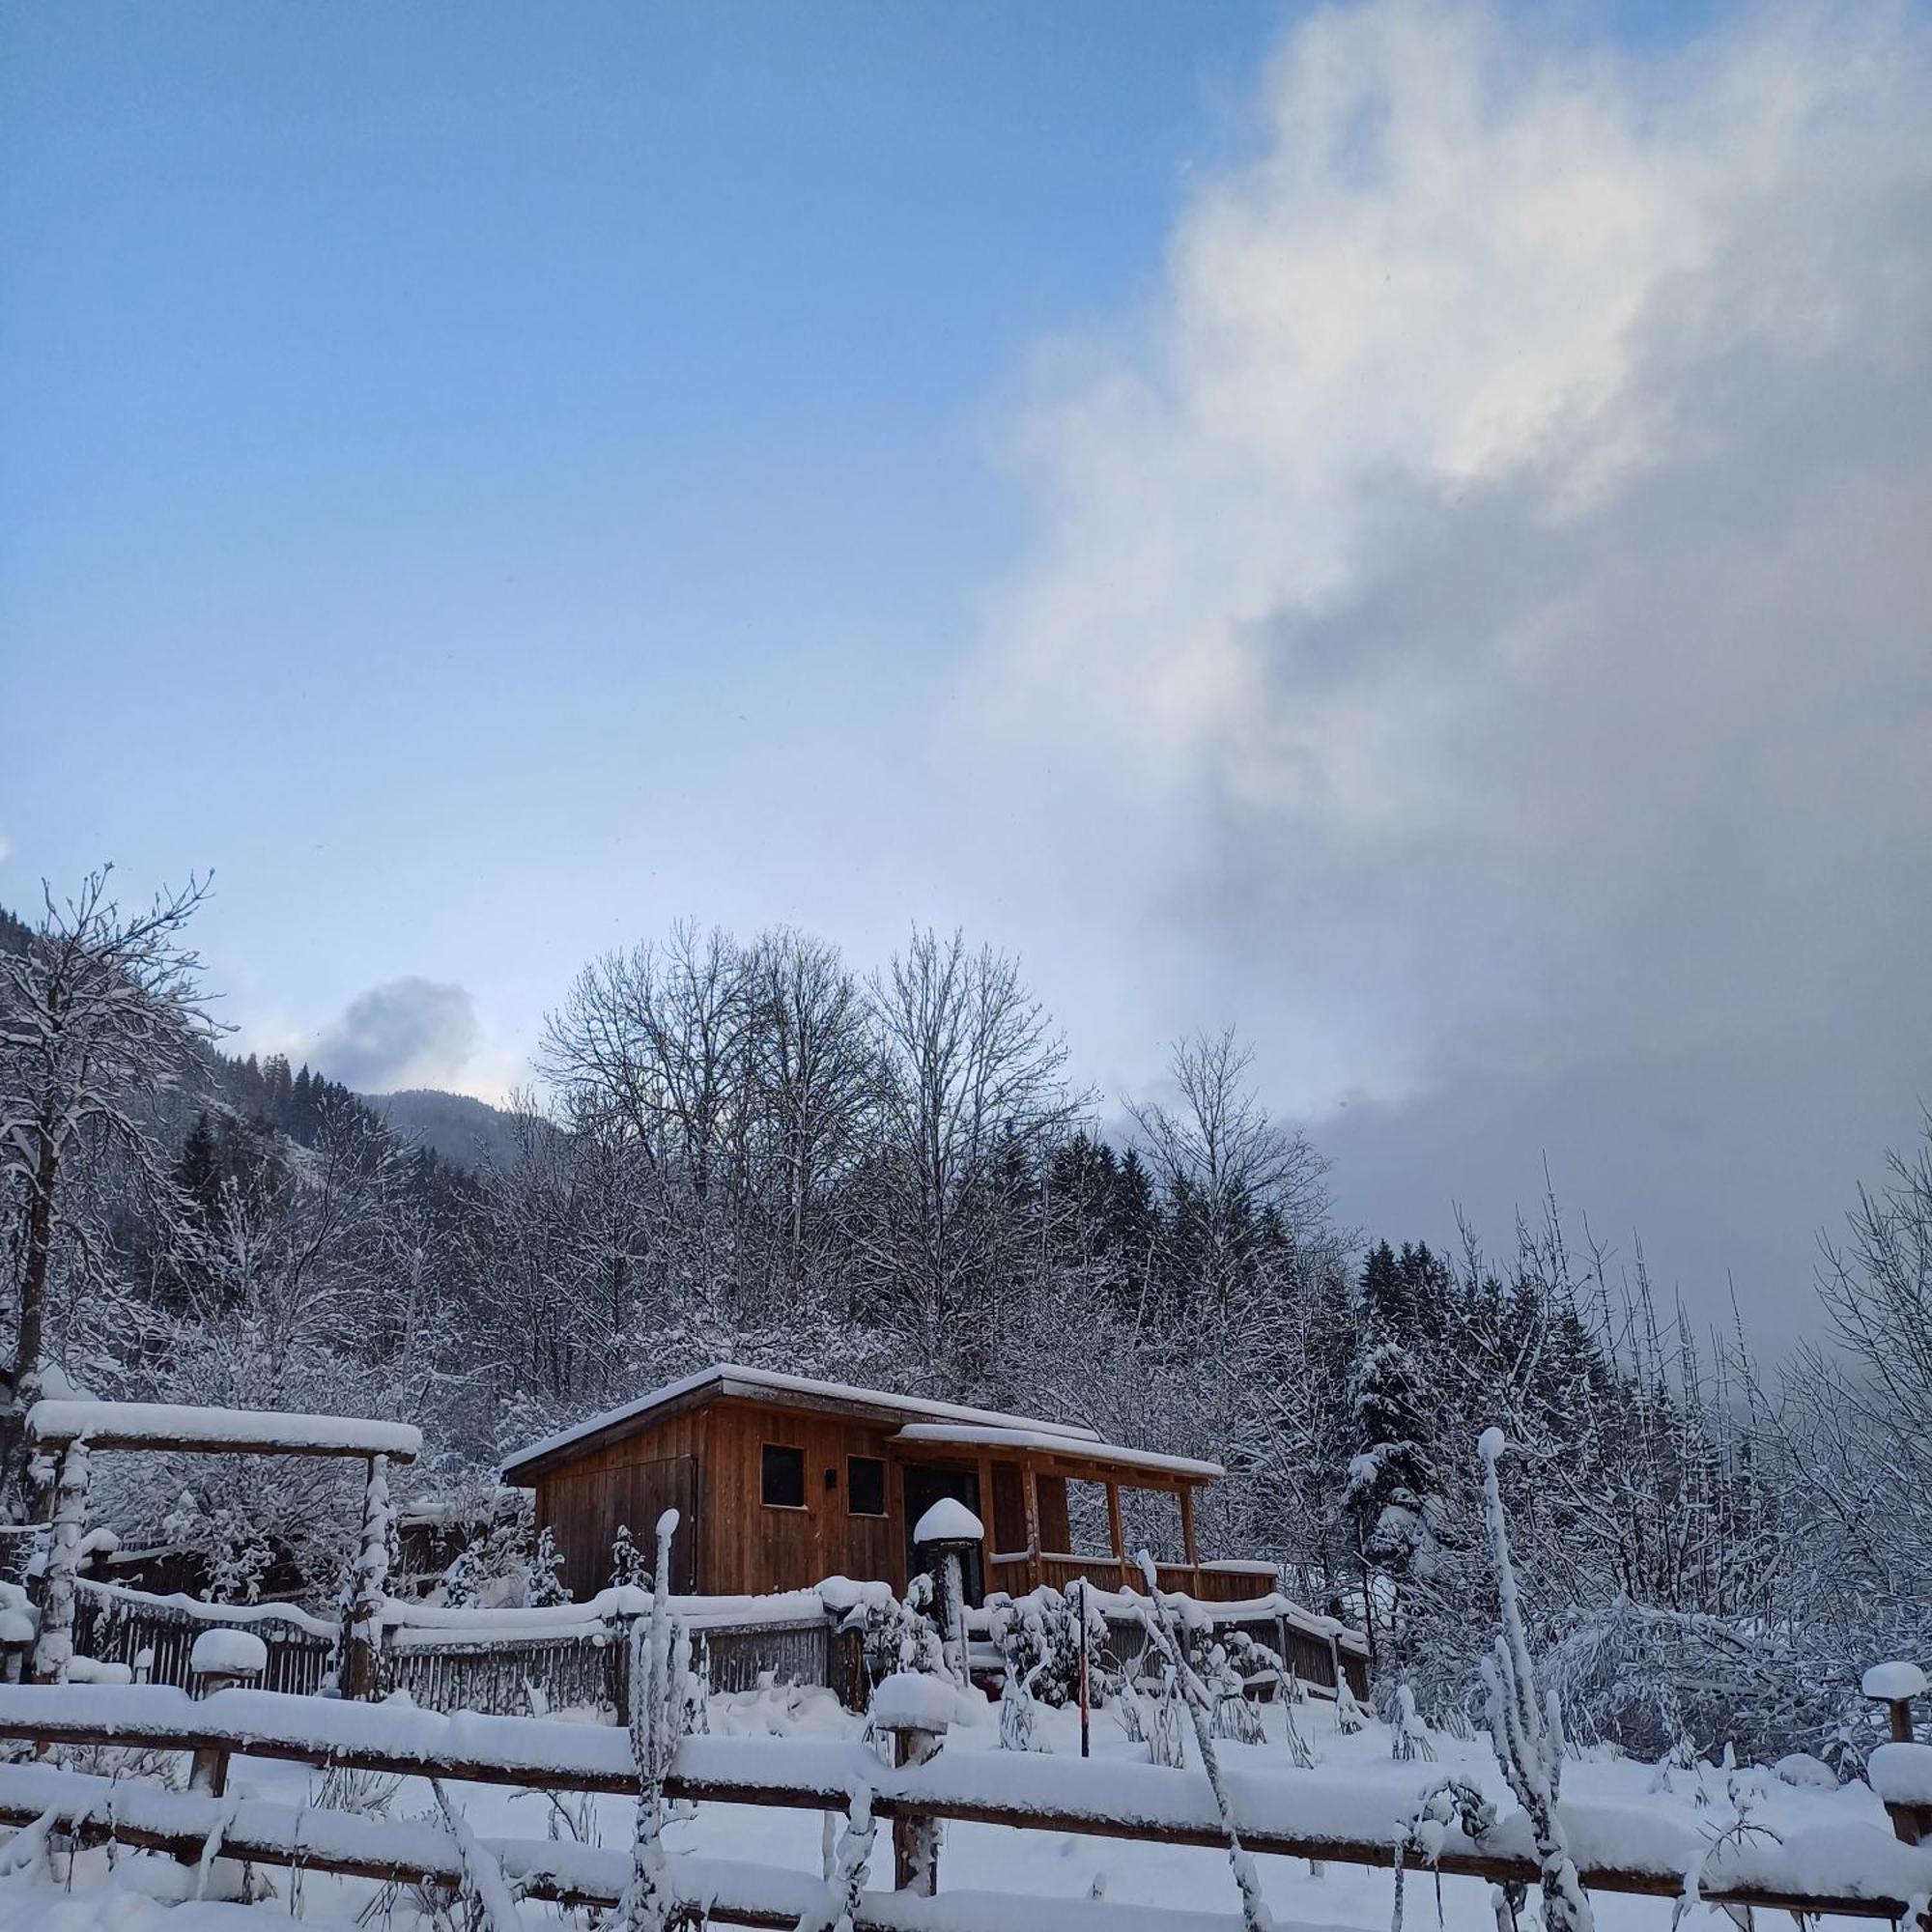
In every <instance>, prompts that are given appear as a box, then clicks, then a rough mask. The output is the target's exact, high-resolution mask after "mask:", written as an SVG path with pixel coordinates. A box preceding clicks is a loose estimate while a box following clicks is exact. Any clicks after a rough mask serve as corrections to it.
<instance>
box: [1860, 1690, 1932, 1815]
mask: <svg viewBox="0 0 1932 1932" xmlns="http://www.w3.org/2000/svg"><path fill="white" fill-rule="evenodd" d="M1860 1688H1861V1690H1863V1691H1864V1694H1865V1695H1866V1696H1867V1697H1869V1698H1870V1699H1871V1701H1872V1702H1873V1703H1874V1704H1883V1705H1884V1706H1885V1712H1886V1719H1887V1728H1888V1730H1889V1732H1890V1733H1891V1742H1892V1743H1893V1744H1895V1745H1909V1744H1910V1743H1911V1742H1912V1736H1913V1733H1912V1700H1913V1698H1914V1697H1916V1696H1918V1694H1919V1693H1920V1692H1921V1691H1923V1690H1925V1689H1926V1688H1927V1687H1926V1681H1925V1673H1924V1672H1923V1671H1922V1670H1920V1669H1919V1668H1918V1665H1917V1664H1916V1663H1875V1664H1873V1665H1872V1667H1871V1668H1870V1669H1869V1670H1867V1671H1866V1672H1865V1674H1864V1679H1863V1682H1862V1683H1861V1686H1860ZM1874 1782H1876V1780H1874ZM1885 1815H1886V1816H1887V1817H1888V1818H1889V1819H1890V1820H1891V1830H1892V1835H1893V1836H1894V1837H1896V1838H1897V1839H1898V1840H1899V1842H1900V1843H1901V1844H1906V1845H1917V1844H1918V1843H1920V1842H1921V1841H1922V1840H1923V1839H1924V1838H1925V1837H1926V1836H1928V1835H1932V1807H1927V1806H1925V1805H1922V1804H1892V1803H1890V1802H1887V1804H1886V1807H1885Z"/></svg>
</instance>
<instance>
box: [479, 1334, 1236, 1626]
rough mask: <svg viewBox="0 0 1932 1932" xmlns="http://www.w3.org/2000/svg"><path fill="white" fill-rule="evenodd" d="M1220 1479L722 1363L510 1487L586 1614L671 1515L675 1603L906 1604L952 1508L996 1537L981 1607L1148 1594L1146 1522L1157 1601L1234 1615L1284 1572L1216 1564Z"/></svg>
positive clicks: (534, 1462) (967, 1411) (1208, 1467)
mask: <svg viewBox="0 0 1932 1932" xmlns="http://www.w3.org/2000/svg"><path fill="white" fill-rule="evenodd" d="M1222 1473H1223V1471H1222V1469H1221V1466H1220V1465H1219V1464H1218V1463H1206V1462H1199V1461H1196V1460H1194V1459H1192V1458H1189V1457H1184V1456H1165V1455H1157V1454H1154V1453H1153V1452H1151V1451H1149V1450H1144V1449H1133V1448H1127V1447H1123V1446H1122V1445H1120V1444H1117V1443H1111V1442H1107V1441H1105V1440H1103V1439H1102V1437H1101V1436H1100V1435H1098V1434H1097V1433H1096V1432H1095V1431H1094V1430H1092V1429H1085V1428H1081V1427H1079V1426H1077V1425H1075V1424H1071V1423H1063V1422H1044V1421H1041V1420H1040V1419H1039V1418H1037V1417H1035V1416H1025V1415H1008V1414H1004V1413H1001V1412H1000V1411H998V1410H994V1409H982V1408H968V1407H962V1406H959V1405H958V1404H955V1403H945V1402H928V1401H926V1400H924V1399H923V1398H921V1397H916V1396H903V1395H894V1394H890V1393H888V1392H886V1391H885V1390H882V1389H865V1388H850V1387H847V1386H845V1385H843V1384H841V1383H836V1382H822V1381H811V1380H808V1379H807V1378H804V1377H801V1376H786V1375H778V1374H774V1373H772V1372H771V1371H769V1370H764V1369H748V1368H739V1367H734V1366H732V1365H730V1364H720V1365H718V1366H715V1367H712V1368H708V1369H704V1370H701V1371H699V1372H698V1373H697V1374H696V1375H694V1376H687V1377H686V1378H684V1379H683V1380H682V1381H676V1382H672V1383H670V1384H669V1385H668V1387H665V1388H661V1389H657V1390H655V1391H653V1392H652V1393H651V1394H649V1395H647V1396H644V1397H643V1398H642V1399H641V1400H639V1401H638V1402H634V1403H631V1404H628V1405H626V1406H623V1407H621V1408H614V1409H611V1410H610V1411H608V1412H607V1413H605V1414H603V1415H597V1416H592V1417H591V1418H590V1419H589V1420H588V1421H587V1422H583V1423H581V1424H579V1425H578V1426H577V1427H576V1428H573V1429H568V1430H564V1431H562V1432H561V1433H560V1434H558V1435H552V1436H549V1437H547V1438H546V1439H545V1440H543V1441H541V1442H536V1443H532V1444H531V1445H530V1446H529V1447H528V1448H526V1449H524V1450H521V1451H519V1452H518V1454H516V1455H515V1456H513V1457H511V1458H510V1460H509V1461H508V1462H507V1463H505V1464H504V1468H503V1479H504V1481H505V1482H506V1483H509V1484H512V1485H514V1486H516V1487H519V1488H527V1489H533V1490H534V1491H535V1492H536V1520H537V1522H538V1524H539V1525H540V1526H545V1525H547V1526H548V1527H549V1528H550V1530H551V1531H552V1533H553V1535H554V1539H555V1542H556V1546H557V1548H558V1549H559V1550H560V1551H561V1552H562V1555H563V1559H564V1580H565V1581H566V1583H567V1584H568V1585H569V1586H570V1590H571V1594H572V1595H573V1596H575V1597H578V1598H580V1599H581V1598H583V1597H587V1596H590V1595H592V1594H593V1593H594V1592H596V1591H597V1590H599V1589H601V1588H602V1587H603V1586H604V1584H605V1583H606V1582H608V1581H609V1579H610V1572H611V1544H612V1542H613V1540H614V1539H615V1537H616V1535H617V1531H618V1528H619V1526H620V1525H623V1526H627V1527H628V1528H629V1529H630V1531H631V1533H632V1535H633V1536H634V1537H635V1539H636V1540H637V1542H638V1544H639V1547H640V1548H645V1549H648V1548H650V1544H651V1539H652V1533H653V1529H654V1526H655V1524H656V1523H657V1520H658V1519H659V1517H660V1516H661V1515H662V1514H663V1512H664V1511H665V1510H667V1509H675V1510H676V1511H677V1512H678V1528H677V1531H676V1534H675V1535H674V1537H673V1538H672V1542H671V1578H670V1582H671V1588H672V1589H673V1590H675V1591H677V1592H679V1593H680V1594H699V1595H705V1596H736V1595H757V1594H762V1593H765V1592H768V1591H774V1590H796V1589H806V1588H810V1586H811V1585H812V1584H814V1583H817V1582H819V1581H821V1580H822V1579H823V1578H825V1577H835V1576H843V1577H856V1578H861V1579H865V1580H879V1581H885V1582H888V1583H890V1584H891V1585H892V1587H893V1589H894V1591H895V1593H902V1592H903V1591H904V1589H905V1586H906V1579H907V1577H908V1576H909V1575H910V1574H911V1573H912V1572H913V1571H914V1570H915V1569H916V1568H917V1567H918V1559H917V1557H916V1555H915V1553H914V1551H913V1548H912V1527H913V1525H914V1524H915V1523H916V1522H918V1520H919V1519H920V1518H921V1517H922V1516H923V1514H924V1513H925V1511H926V1510H927V1509H928V1508H929V1507H930V1506H931V1505H932V1504H933V1503H935V1502H937V1501H938V1500H939V1499H940V1498H941V1497H943V1496H952V1497H956V1498H957V1499H958V1500H959V1501H961V1502H963V1503H964V1504H966V1506H967V1507H968V1508H969V1509H971V1510H972V1511H973V1513H974V1514H975V1515H976V1516H977V1517H978V1518H979V1519H980V1522H981V1524H982V1525H983V1527H984V1530H985V1539H984V1542H983V1543H982V1545H981V1547H980V1552H979V1559H978V1561H977V1562H975V1563H973V1564H971V1565H969V1569H970V1571H971V1574H970V1575H969V1577H967V1588H968V1593H969V1595H970V1596H971V1597H972V1599H973V1600H974V1601H975V1602H978V1601H979V1600H980V1598H981V1597H982V1596H983V1595H984V1593H985V1592H986V1591H987V1590H1007V1591H1010V1592H1013V1593H1014V1594H1018V1593H1019V1592H1022V1591H1025V1590H1029V1589H1033V1588H1035V1587H1036V1586H1037V1585H1038V1584H1040V1583H1052V1584H1055V1585H1062V1586H1064V1585H1065V1584H1066V1583H1068V1582H1070V1581H1071V1580H1072V1579H1073V1578H1074V1577H1088V1578H1089V1579H1090V1580H1091V1581H1093V1582H1094V1584H1095V1585H1097V1586H1100V1587H1103V1588H1107V1589H1114V1588H1118V1587H1119V1586H1120V1585H1121V1584H1122V1582H1132V1583H1135V1584H1138V1582H1139V1580H1140V1579H1139V1577H1138V1574H1137V1573H1135V1572H1134V1571H1133V1570H1132V1568H1131V1566H1130V1563H1129V1560H1128V1558H1129V1552H1130V1550H1131V1549H1135V1548H1139V1547H1140V1545H1141V1542H1142V1541H1143V1538H1142V1537H1141V1535H1140V1534H1139V1530H1140V1526H1141V1525H1142V1524H1143V1523H1144V1522H1146V1521H1148V1520H1150V1517H1151V1515H1156V1516H1159V1517H1162V1518H1164V1519H1165V1520H1166V1522H1167V1523H1168V1525H1169V1526H1170V1527H1169V1532H1168V1535H1167V1538H1166V1541H1165V1544H1164V1546H1163V1545H1162V1544H1161V1543H1160V1542H1159V1541H1157V1540H1156V1539H1152V1538H1149V1539H1146V1540H1148V1541H1151V1542H1153V1543H1154V1547H1155V1550H1156V1554H1158V1555H1160V1556H1161V1557H1162V1558H1163V1560H1162V1561H1161V1564H1160V1582H1161V1586H1162V1588H1163V1589H1168V1590H1184V1591H1186V1592H1187V1593H1188V1594H1189V1595H1190V1596H1194V1597H1197V1598H1205V1599H1208V1600H1210V1601H1219V1602H1233V1601H1237V1600H1239V1599H1243V1598H1249V1597H1255V1596H1260V1595H1264V1594H1265V1593H1266V1592H1268V1591H1269V1590H1271V1589H1272V1588H1273V1587H1274V1570H1273V1567H1272V1566H1271V1565H1269V1564H1265V1563H1227V1562H1204V1561H1203V1560H1202V1558H1201V1555H1200V1552H1199V1550H1198V1548H1196V1544H1195V1534H1194V1495H1195V1492H1196V1491H1197V1490H1199V1489H1200V1488H1201V1487H1202V1486H1203V1485H1204V1484H1208V1483H1211V1482H1213V1481H1214V1480H1215V1479H1216V1478H1218V1477H1219V1476H1220V1475H1222ZM1150 1505H1152V1506H1153V1508H1152V1510H1151V1511H1150V1507H1149V1506H1150ZM1130 1520H1131V1522H1132V1524H1133V1527H1134V1530H1135V1534H1134V1535H1133V1536H1132V1537H1131V1539H1130V1537H1129V1533H1128V1524H1129V1521H1130Z"/></svg>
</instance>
